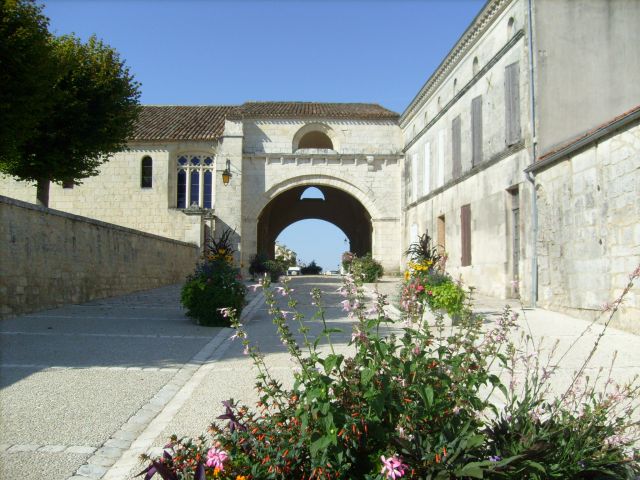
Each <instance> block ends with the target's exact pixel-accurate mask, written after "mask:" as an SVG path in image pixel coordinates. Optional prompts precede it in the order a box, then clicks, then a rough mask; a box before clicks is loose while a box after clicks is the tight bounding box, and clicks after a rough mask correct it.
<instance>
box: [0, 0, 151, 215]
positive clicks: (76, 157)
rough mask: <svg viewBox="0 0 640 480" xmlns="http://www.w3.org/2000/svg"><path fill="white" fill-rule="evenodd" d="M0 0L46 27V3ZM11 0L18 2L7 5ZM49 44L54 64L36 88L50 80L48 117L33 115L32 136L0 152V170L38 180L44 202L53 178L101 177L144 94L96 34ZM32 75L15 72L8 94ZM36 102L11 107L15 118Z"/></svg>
mask: <svg viewBox="0 0 640 480" xmlns="http://www.w3.org/2000/svg"><path fill="white" fill-rule="evenodd" d="M2 1H3V2H4V4H3V5H4V7H5V8H4V10H5V11H6V13H8V14H12V15H17V14H18V13H16V12H18V10H20V8H22V9H23V10H25V9H26V10H28V12H27V13H24V15H27V14H31V15H35V16H36V19H37V20H38V21H39V23H38V22H36V23H37V25H39V26H46V19H44V17H42V13H41V9H40V8H39V7H37V6H36V5H35V4H34V3H33V2H31V1H30V0H2ZM7 5H15V6H16V8H14V9H13V10H11V9H7V8H6V7H7ZM18 6H19V7H20V8H18ZM18 16H19V15H18ZM34 21H35V20H34ZM7 23H9V22H7ZM8 30H9V29H7V32H6V33H7V34H8V35H9V36H10V37H11V35H10V32H9V31H8ZM4 33H5V32H4V31H3V34H4ZM15 36H16V35H13V37H15ZM13 37H12V38H13ZM38 38H39V37H38ZM3 41H4V38H2V39H0V43H1V42H3ZM46 47H47V48H46V49H45V50H46V51H47V52H48V57H47V58H46V61H49V62H50V64H51V65H53V68H51V69H50V70H47V71H46V72H45V73H44V74H43V76H44V75H47V76H48V79H46V81H45V80H43V81H42V83H41V84H39V85H36V87H35V88H41V87H43V88H44V87H45V86H46V85H49V86H48V87H46V96H47V101H46V102H44V103H42V104H38V105H37V107H38V109H41V110H44V115H40V116H39V118H37V119H33V118H31V121H32V123H35V125H34V128H32V129H31V130H30V135H28V136H26V137H27V138H21V139H20V142H17V144H16V145H14V147H13V148H12V149H11V151H7V152H4V151H3V152H1V153H0V171H2V172H3V173H6V174H9V175H12V176H14V177H17V178H18V179H20V180H24V181H31V182H36V183H37V185H38V201H39V203H42V204H44V205H47V204H48V190H49V188H48V187H49V182H56V183H62V182H73V183H75V184H79V183H80V180H81V179H83V178H86V177H90V176H94V175H97V174H98V167H99V166H100V165H101V164H102V163H104V162H105V161H107V160H108V159H109V156H110V155H111V154H113V153H115V152H117V151H120V150H122V149H124V148H125V146H126V141H127V138H128V137H129V136H130V135H131V133H132V131H133V128H134V125H135V121H136V119H137V115H138V108H139V107H138V99H139V96H140V92H139V86H140V85H139V83H137V82H136V81H135V80H134V78H133V76H132V75H131V73H130V72H129V69H128V68H127V67H126V66H125V64H124V61H123V60H121V59H120V56H119V55H118V53H117V52H116V51H115V50H114V49H113V48H111V47H110V46H108V45H106V44H104V43H103V42H102V41H100V40H98V39H97V38H96V37H95V36H93V37H91V38H90V39H89V40H88V41H87V42H86V43H83V42H82V41H81V40H80V39H78V38H77V37H75V36H72V35H65V36H62V37H51V36H49V37H48V41H47V45H46ZM43 48H44V47H43ZM25 55H26V54H25ZM3 57H4V51H3ZM25 61H26V60H25ZM27 73H28V72H27V71H26V69H25V71H24V72H20V71H18V69H16V72H15V75H16V76H17V77H16V78H12V79H11V82H8V83H7V84H6V87H7V88H6V91H5V84H4V83H3V85H2V90H3V91H4V93H3V96H10V95H11V90H10V89H11V88H17V87H16V85H17V84H18V83H19V81H20V80H21V79H20V78H19V75H21V74H27ZM3 81H4V78H3ZM39 92H40V91H39ZM40 93H42V92H40ZM35 101H36V99H35V98H34V99H31V100H28V101H26V102H25V103H23V104H21V105H20V104H10V105H8V106H7V107H6V108H7V109H8V110H10V113H11V115H13V116H14V117H20V116H25V115H26V114H25V113H24V111H25V110H29V109H31V108H32V104H33V103H34V102H35ZM3 107H4V105H3ZM9 135H11V129H6V131H5V128H4V125H3V131H2V133H0V138H3V137H4V136H9Z"/></svg>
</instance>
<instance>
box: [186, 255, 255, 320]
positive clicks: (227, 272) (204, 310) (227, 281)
mask: <svg viewBox="0 0 640 480" xmlns="http://www.w3.org/2000/svg"><path fill="white" fill-rule="evenodd" d="M245 293H246V288H245V286H244V285H243V284H242V282H240V281H239V278H238V272H237V271H236V270H235V269H234V268H233V267H232V266H231V265H230V264H229V263H228V262H227V261H226V259H218V260H214V261H210V262H203V263H201V264H199V265H198V266H197V267H196V271H195V272H194V273H193V274H192V275H189V276H188V277H187V281H186V282H185V284H184V285H183V287H182V292H181V296H180V300H181V302H182V305H183V306H184V307H185V308H186V309H187V315H188V316H189V317H192V318H194V319H195V320H196V322H197V323H198V324H199V325H206V326H224V327H228V326H229V319H228V318H225V316H224V315H223V314H222V313H221V311H220V310H221V309H223V308H233V309H235V310H236V311H237V312H238V315H239V314H240V312H241V311H242V307H243V306H244V297H245Z"/></svg>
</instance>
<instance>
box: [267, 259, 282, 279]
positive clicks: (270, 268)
mask: <svg viewBox="0 0 640 480" xmlns="http://www.w3.org/2000/svg"><path fill="white" fill-rule="evenodd" d="M264 266H265V267H266V269H267V272H269V277H270V278H271V281H272V282H277V281H278V280H279V279H280V277H281V276H282V275H284V274H285V273H287V267H286V265H285V264H284V263H282V262H280V261H278V260H267V261H266V262H264Z"/></svg>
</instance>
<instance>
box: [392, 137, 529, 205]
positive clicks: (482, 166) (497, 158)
mask: <svg viewBox="0 0 640 480" xmlns="http://www.w3.org/2000/svg"><path fill="white" fill-rule="evenodd" d="M525 147H526V146H525V143H524V140H520V141H519V142H518V143H515V144H513V145H511V146H510V147H507V148H505V149H504V150H502V151H500V152H498V153H496V154H495V155H493V156H492V157H491V158H489V159H487V160H485V161H484V162H481V163H479V164H478V165H474V166H473V167H472V168H470V169H469V170H467V171H466V172H464V173H463V174H462V175H460V176H459V177H458V178H454V179H452V180H449V181H448V182H446V183H445V184H444V185H442V186H440V187H437V188H434V189H433V190H431V191H430V192H429V193H427V194H426V195H423V196H422V197H420V198H418V199H417V200H414V201H413V202H411V203H408V204H407V205H406V206H405V207H404V211H405V212H406V211H407V210H409V209H410V208H413V207H416V206H417V205H420V204H421V203H423V202H426V201H427V200H431V199H432V198H433V197H436V196H438V195H440V194H441V193H442V192H444V191H445V190H448V189H450V188H451V187H453V186H455V185H457V184H459V183H462V182H464V181H465V180H467V179H469V178H471V177H473V176H474V175H476V174H478V173H480V172H482V171H484V170H486V169H487V168H489V167H492V166H493V165H495V164H496V163H499V162H501V161H502V160H504V159H505V158H507V157H510V156H511V155H514V154H516V153H518V152H519V151H520V150H524V149H525Z"/></svg>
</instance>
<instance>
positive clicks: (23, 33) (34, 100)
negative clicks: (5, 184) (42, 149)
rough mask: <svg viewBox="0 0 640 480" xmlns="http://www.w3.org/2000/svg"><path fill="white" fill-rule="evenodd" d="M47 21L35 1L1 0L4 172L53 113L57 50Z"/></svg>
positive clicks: (0, 156)
mask: <svg viewBox="0 0 640 480" xmlns="http://www.w3.org/2000/svg"><path fill="white" fill-rule="evenodd" d="M48 27H49V20H48V19H47V17H45V16H44V15H43V14H42V7H40V6H38V5H36V4H35V3H34V2H33V1H26V0H25V1H22V0H0V169H1V170H3V171H6V167H5V168H2V167H3V166H6V165H7V163H8V162H16V161H17V159H19V157H20V147H21V145H23V144H24V143H25V141H26V140H28V139H29V138H30V137H31V136H32V135H33V132H34V131H35V129H36V128H37V126H38V124H39V123H40V122H41V121H42V120H43V119H44V118H45V117H46V115H47V113H48V112H49V111H50V110H51V108H52V104H53V101H52V95H51V94H52V92H53V86H54V80H55V75H54V71H55V70H54V68H55V64H54V63H53V47H52V44H51V39H52V37H51V34H50V33H49V29H48Z"/></svg>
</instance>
